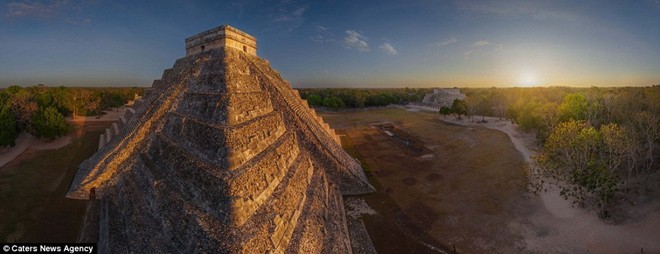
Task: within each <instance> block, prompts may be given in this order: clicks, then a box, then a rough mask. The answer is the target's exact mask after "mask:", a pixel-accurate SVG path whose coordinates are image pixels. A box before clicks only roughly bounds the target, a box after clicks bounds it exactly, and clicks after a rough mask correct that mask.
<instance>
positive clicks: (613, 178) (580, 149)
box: [536, 120, 618, 216]
mask: <svg viewBox="0 0 660 254" xmlns="http://www.w3.org/2000/svg"><path fill="white" fill-rule="evenodd" d="M601 137H602V135H601V133H600V132H599V131H598V130H596V129H595V128H593V127H592V126H591V125H589V124H588V123H586V122H584V121H575V120H570V121H568V122H564V123H560V124H559V125H557V127H556V128H554V130H553V131H552V134H551V135H550V137H548V140H547V141H546V143H545V145H544V147H543V150H542V153H541V154H540V155H539V157H538V158H537V159H536V160H537V163H538V165H539V166H540V169H541V170H542V171H543V172H544V173H545V175H547V176H549V177H550V178H552V179H554V180H556V181H557V185H558V186H559V188H560V195H561V196H562V197H564V198H565V199H574V202H573V203H574V204H575V203H579V204H583V205H584V204H587V203H588V202H590V201H595V202H596V203H597V204H598V207H599V209H600V214H601V216H607V209H608V208H609V207H610V206H611V204H612V201H613V197H614V193H615V192H616V190H617V183H618V177H617V175H616V174H615V173H614V172H612V171H610V170H609V168H608V167H607V161H604V160H601V157H600V154H599V152H600V151H602V147H603V142H602V138H601Z"/></svg>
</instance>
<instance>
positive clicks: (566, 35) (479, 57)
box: [0, 0, 660, 87]
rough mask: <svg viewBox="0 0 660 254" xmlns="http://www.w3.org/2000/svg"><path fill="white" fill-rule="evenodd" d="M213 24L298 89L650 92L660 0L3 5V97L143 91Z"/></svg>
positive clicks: (658, 51)
mask: <svg viewBox="0 0 660 254" xmlns="http://www.w3.org/2000/svg"><path fill="white" fill-rule="evenodd" d="M221 24H229V25H232V26H234V27H236V28H238V29H241V30H243V31H245V32H247V33H249V34H252V35H254V36H255V37H257V40H258V54H259V55H260V56H261V57H263V58H265V59H268V60H269V61H270V62H271V64H272V65H273V66H274V67H275V68H276V69H277V70H278V71H280V72H281V73H282V75H283V76H284V77H285V78H286V79H288V80H289V81H291V83H292V85H293V86H296V87H393V86H397V87H400V86H410V87H415V86H462V87H466V86H513V85H522V86H531V85H574V86H592V85H602V86H640V85H653V84H660V0H638V1H637V0H634V1H619V0H613V1H604V0H597V1H574V0H567V1H561V0H557V1H527V0H519V1H518V0H515V1H458V0H457V1H451V0H446V1H444V0H443V1H431V0H423V1H415V0H411V1H380V0H379V1H375V0H374V1H366V0H365V1H363V0H358V1H296V0H284V1H201V0H200V1H184V0H161V1H155V0H154V1H110V0H84V1H83V0H41V1H39V0H31V1H27V0H8V1H0V87H6V86H9V85H22V86H28V85H35V84H38V83H43V84H46V85H49V86H58V85H65V86H150V85H151V82H152V80H154V79H158V78H160V76H161V74H162V71H163V70H164V69H166V68H169V67H171V66H172V64H173V63H174V61H175V60H176V59H177V58H180V57H183V56H184V55H185V50H184V39H185V38H186V37H189V36H191V35H194V34H196V33H198V32H201V31H204V30H207V29H210V28H213V27H216V26H218V25H221Z"/></svg>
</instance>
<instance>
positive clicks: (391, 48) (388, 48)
mask: <svg viewBox="0 0 660 254" xmlns="http://www.w3.org/2000/svg"><path fill="white" fill-rule="evenodd" d="M378 48H379V49H380V50H381V51H383V52H385V54H388V55H391V56H393V55H398V54H399V51H397V50H396V49H395V48H394V46H392V44H389V43H387V42H386V43H383V45H380V47H378Z"/></svg>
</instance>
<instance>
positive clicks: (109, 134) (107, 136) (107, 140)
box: [105, 128, 112, 143]
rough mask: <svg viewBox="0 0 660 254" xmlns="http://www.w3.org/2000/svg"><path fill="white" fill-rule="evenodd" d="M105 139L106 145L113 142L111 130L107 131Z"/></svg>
mask: <svg viewBox="0 0 660 254" xmlns="http://www.w3.org/2000/svg"><path fill="white" fill-rule="evenodd" d="M105 139H106V142H105V143H109V142H110V140H112V132H111V130H110V129H109V128H108V129H105Z"/></svg>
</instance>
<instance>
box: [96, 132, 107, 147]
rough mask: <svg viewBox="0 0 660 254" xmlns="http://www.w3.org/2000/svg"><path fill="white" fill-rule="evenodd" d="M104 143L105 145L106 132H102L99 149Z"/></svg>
mask: <svg viewBox="0 0 660 254" xmlns="http://www.w3.org/2000/svg"><path fill="white" fill-rule="evenodd" d="M103 145H105V134H101V136H99V148H98V149H97V150H101V147H103Z"/></svg>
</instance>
